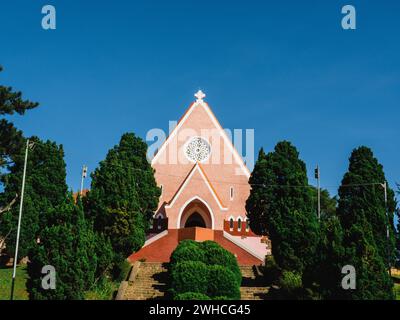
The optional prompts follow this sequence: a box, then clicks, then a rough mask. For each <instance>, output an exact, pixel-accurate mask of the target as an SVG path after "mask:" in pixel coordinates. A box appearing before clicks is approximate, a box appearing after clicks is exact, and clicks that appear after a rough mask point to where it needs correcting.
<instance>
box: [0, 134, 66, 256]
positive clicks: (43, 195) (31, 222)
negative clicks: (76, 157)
mask: <svg viewBox="0 0 400 320" xmlns="http://www.w3.org/2000/svg"><path fill="white" fill-rule="evenodd" d="M30 141H32V142H33V143H34V147H33V149H31V150H29V155H28V162H27V172H26V181H25V193H24V204H23V219H22V224H21V236H20V246H19V257H20V258H22V257H24V256H26V255H27V254H28V251H29V249H30V248H31V247H32V246H33V245H35V242H36V239H37V238H38V237H39V236H40V230H42V229H44V227H45V226H46V225H47V221H46V215H45V213H46V212H47V211H48V210H49V209H51V208H53V207H55V206H57V205H59V204H60V203H62V202H63V201H64V199H65V196H66V194H67V185H66V182H65V178H66V168H65V162H64V150H63V147H62V145H57V144H56V143H55V142H51V141H46V142H43V141H41V140H40V139H39V138H37V137H32V138H31V139H30ZM24 157H25V147H24V148H21V149H20V150H19V151H18V152H17V153H15V154H14V155H12V158H13V164H12V165H11V166H9V173H8V174H7V175H5V176H4V177H3V181H4V187H5V190H4V194H3V201H4V202H6V203H8V202H10V201H11V200H12V199H13V197H15V195H16V194H18V195H19V194H20V191H21V185H22V175H23V167H24ZM18 212H19V201H17V202H16V204H15V205H14V206H12V208H11V210H9V211H7V212H6V213H3V216H2V223H1V224H0V233H1V234H2V235H3V236H4V235H8V237H7V239H6V243H7V252H8V253H9V254H11V255H13V254H14V249H15V248H14V246H15V239H16V232H17V224H18ZM10 232H11V233H10Z"/></svg>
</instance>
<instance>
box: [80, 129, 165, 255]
mask: <svg viewBox="0 0 400 320" xmlns="http://www.w3.org/2000/svg"><path fill="white" fill-rule="evenodd" d="M146 150H147V145H146V143H145V142H144V141H143V140H142V139H140V138H139V137H136V136H135V135H134V134H133V133H126V134H124V135H122V137H121V140H120V142H119V144H118V145H117V146H115V147H114V148H112V149H111V150H109V152H108V154H107V156H106V158H105V160H104V161H101V162H100V165H99V167H98V168H97V169H96V170H95V171H94V172H93V173H92V175H91V177H92V185H91V190H90V192H89V193H88V196H87V199H86V211H87V214H88V216H89V217H90V218H91V219H93V221H94V225H95V229H96V231H98V232H99V233H104V235H106V236H107V237H109V239H110V240H111V243H112V246H113V248H114V250H115V251H116V253H117V254H119V255H120V257H121V258H126V257H127V256H128V255H129V254H131V253H132V252H135V251H137V250H139V249H140V248H141V247H142V245H143V244H144V241H145V231H146V230H147V228H148V226H149V221H150V219H151V218H152V215H153V212H154V211H155V210H156V209H157V205H158V198H159V196H160V189H159V188H158V187H157V184H156V181H155V178H154V170H153V169H152V167H151V166H150V164H149V163H148V161H147V158H146Z"/></svg>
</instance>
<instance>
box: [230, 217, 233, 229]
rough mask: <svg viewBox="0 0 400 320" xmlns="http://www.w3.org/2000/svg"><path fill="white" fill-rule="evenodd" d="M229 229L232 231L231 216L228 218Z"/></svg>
mask: <svg viewBox="0 0 400 320" xmlns="http://www.w3.org/2000/svg"><path fill="white" fill-rule="evenodd" d="M229 229H230V230H231V231H232V230H233V218H230V219H229Z"/></svg>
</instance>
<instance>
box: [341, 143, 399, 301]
mask: <svg viewBox="0 0 400 320" xmlns="http://www.w3.org/2000/svg"><path fill="white" fill-rule="evenodd" d="M384 181H386V180H385V176H384V174H383V169H382V166H381V165H380V164H379V163H378V161H377V160H376V159H375V158H374V157H373V154H372V152H371V150H370V149H368V148H366V147H360V148H357V149H355V150H353V152H352V154H351V157H350V159H349V169H348V172H347V173H346V174H345V175H344V177H343V180H342V185H341V186H340V188H339V203H338V216H339V218H340V222H341V225H342V228H343V230H344V234H343V245H344V247H345V255H346V261H347V264H349V265H353V266H354V267H355V269H356V274H357V277H356V279H357V288H356V290H349V291H348V292H347V298H350V299H391V298H392V286H393V284H392V282H391V279H390V277H389V274H388V272H387V267H388V266H387V264H386V263H385V262H387V261H388V260H387V257H388V254H390V255H391V259H393V257H394V238H393V227H392V225H393V214H392V216H391V217H390V218H389V219H388V218H387V216H386V210H385V202H384V195H383V189H382V186H380V185H375V184H374V183H383V182H384ZM388 195H389V197H388V207H389V210H390V211H392V210H391V207H392V206H395V204H394V199H393V191H391V190H390V189H389V190H388ZM393 211H394V209H393ZM393 211H392V212H393ZM388 225H389V227H390V230H391V238H390V242H388V241H387V238H386V227H387V226H388ZM388 249H389V250H388Z"/></svg>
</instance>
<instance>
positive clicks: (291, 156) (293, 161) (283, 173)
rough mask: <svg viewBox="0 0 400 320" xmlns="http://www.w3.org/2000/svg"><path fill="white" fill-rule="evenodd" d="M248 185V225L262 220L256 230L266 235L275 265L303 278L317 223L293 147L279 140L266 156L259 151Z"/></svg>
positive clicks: (312, 252) (311, 258)
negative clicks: (249, 188)
mask: <svg viewBox="0 0 400 320" xmlns="http://www.w3.org/2000/svg"><path fill="white" fill-rule="evenodd" d="M250 184H252V190H251V193H250V197H249V199H248V201H247V203H246V210H247V212H248V214H249V217H250V223H251V226H252V227H253V226H254V224H257V223H258V222H259V221H263V222H262V223H263V224H262V227H261V228H259V229H258V230H257V231H258V232H259V231H262V232H263V231H265V232H266V234H267V235H268V236H269V238H270V240H271V244H272V254H273V256H274V258H275V261H276V262H277V264H278V265H279V267H280V268H281V269H284V270H288V271H292V272H295V273H297V274H300V275H302V276H303V277H304V276H305V272H306V271H307V269H311V268H312V266H313V265H314V263H315V250H316V246H317V243H318V222H317V218H316V213H315V212H313V210H312V208H313V205H312V196H311V191H310V188H308V179H307V172H306V166H305V163H304V162H303V161H301V160H300V159H299V153H298V151H297V150H296V148H295V147H294V146H293V145H292V144H291V143H290V142H287V141H283V142H279V143H278V144H277V145H276V146H275V149H274V151H273V152H270V153H268V154H267V155H265V154H264V152H263V151H261V152H260V154H259V159H258V161H257V164H256V166H255V170H254V171H253V173H252V176H251V178H250ZM256 184H257V185H258V184H261V185H258V186H257V185H256Z"/></svg>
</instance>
